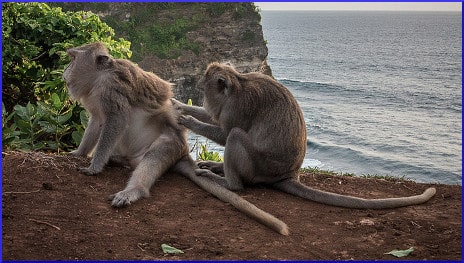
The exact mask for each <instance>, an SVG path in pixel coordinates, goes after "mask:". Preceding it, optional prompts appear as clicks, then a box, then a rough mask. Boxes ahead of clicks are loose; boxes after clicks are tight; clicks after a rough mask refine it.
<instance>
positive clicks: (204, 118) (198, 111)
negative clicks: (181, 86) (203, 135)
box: [171, 99, 216, 125]
mask: <svg viewBox="0 0 464 263" xmlns="http://www.w3.org/2000/svg"><path fill="white" fill-rule="evenodd" d="M171 101H172V104H173V105H174V109H176V110H177V112H178V113H179V114H180V115H190V116H192V117H194V118H195V119H197V120H199V121H201V122H204V123H208V124H213V125H216V122H215V121H214V120H213V119H212V118H211V116H210V115H209V113H208V112H207V111H206V110H205V108H203V107H198V106H189V105H187V104H184V103H182V102H180V101H178V100H176V99H171Z"/></svg>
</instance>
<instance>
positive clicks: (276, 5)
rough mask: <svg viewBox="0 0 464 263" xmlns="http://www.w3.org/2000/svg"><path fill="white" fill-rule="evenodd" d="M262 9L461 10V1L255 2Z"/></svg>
mask: <svg viewBox="0 0 464 263" xmlns="http://www.w3.org/2000/svg"><path fill="white" fill-rule="evenodd" d="M255 5H257V6H258V7H259V8H261V10H359V11H362V10H379V11H380V10H387V11H399V10H401V11H459V12H461V10H462V9H461V2H454V3H452V2H447V3H439V2H416V3H413V2H409V3H404V2H400V3H393V2H384V3H382V2H380V3H378V2H358V3H354V2H348V3H346V2H332V3H329V2H307V3H305V2H303V3H297V2H255Z"/></svg>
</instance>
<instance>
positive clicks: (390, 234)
mask: <svg viewBox="0 0 464 263" xmlns="http://www.w3.org/2000/svg"><path fill="white" fill-rule="evenodd" d="M88 162H89V160H85V159H81V158H76V157H69V156H58V155H51V154H44V153H19V152H4V153H3V181H2V182H3V189H2V199H3V200H2V210H3V211H2V219H3V220H2V221H3V222H2V228H3V230H2V246H3V248H2V249H3V250H2V252H3V253H2V257H3V259H4V260H24V259H39V260H47V259H63V260H65V259H136V260H142V259H164V260H178V259H180V260H190V259H355V260H360V259H384V260H394V259H396V258H395V257H393V256H391V255H386V254H384V253H386V252H389V251H391V250H393V249H408V248H409V247H413V248H414V252H412V253H411V254H410V255H409V256H407V257H406V258H405V259H408V260H418V259H429V260H431V259H448V260H460V259H461V186H450V185H434V186H435V187H436V188H437V195H436V196H435V197H434V198H433V199H432V200H430V201H429V202H427V203H425V204H423V205H418V206H411V207H405V208H398V209H386V210H355V209H346V208H338V207H331V206H327V205H322V204H318V203H314V202H311V201H306V200H303V199H300V198H297V197H293V196H291V195H287V194H285V193H281V192H278V191H276V190H272V189H266V188H250V189H246V190H244V191H241V192H239V194H240V195H241V196H242V197H243V198H245V199H247V200H249V201H250V202H252V203H254V204H255V205H257V206H258V207H260V208H262V209H263V210H265V211H267V212H270V213H272V214H274V215H275V216H276V217H278V218H279V219H281V220H283V221H284V222H286V223H287V225H288V226H289V228H290V235H289V236H282V235H280V234H277V233H275V232H273V231H272V230H270V229H269V228H267V227H265V226H263V225H261V224H259V223H257V222H256V221H254V220H252V219H250V218H249V217H247V216H245V215H243V214H241V213H240V212H239V211H237V210H236V209H235V208H234V207H232V206H231V205H229V204H226V203H223V202H222V201H220V200H218V199H216V198H214V197H213V196H212V195H210V194H208V193H206V192H205V191H203V190H202V189H200V188H199V187H197V186H196V185H195V184H193V183H192V182H191V181H189V180H188V179H186V178H184V177H182V176H180V175H177V174H167V175H165V176H163V177H162V178H161V179H160V180H159V181H158V182H156V184H155V185H154V187H153V188H152V191H151V197H150V198H146V199H143V200H140V201H138V202H136V203H134V204H132V205H131V206H129V207H126V208H123V209H115V208H112V207H111V206H110V204H109V202H108V201H107V196H108V195H110V194H112V193H115V192H117V191H119V190H121V189H123V188H124V186H125V182H126V181H127V179H128V177H129V175H130V171H129V170H128V169H125V168H120V167H107V168H106V169H105V171H104V172H103V173H101V174H100V175H98V176H95V177H88V176H85V175H82V174H80V173H79V172H78V171H77V169H76V168H77V167H81V166H86V165H88ZM301 177H302V178H301V180H302V182H304V183H305V184H307V185H311V186H314V187H316V188H319V189H323V190H330V191H332V192H337V193H342V194H350V195H356V196H361V197H369V198H380V197H396V196H407V195H413V194H418V193H421V192H422V191H423V190H424V189H425V188H426V187H428V186H429V185H426V184H418V183H414V182H410V181H388V180H379V179H365V178H353V177H342V176H331V175H324V174H312V173H305V174H302V176H301ZM161 244H168V245H170V246H173V247H176V248H178V249H181V250H182V251H183V252H184V253H183V254H176V255H172V254H164V253H163V251H162V249H161Z"/></svg>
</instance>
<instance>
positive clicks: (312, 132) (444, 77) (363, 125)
mask: <svg viewBox="0 0 464 263" xmlns="http://www.w3.org/2000/svg"><path fill="white" fill-rule="evenodd" d="M461 16H462V14H461V13H460V12H451V13H450V12H378V11H377V12H367V11H365V12H354V11H351V12H345V11H338V12H330V11H261V17H262V19H261V24H262V26H263V33H264V38H265V40H266V41H267V47H268V49H269V55H268V64H269V65H270V67H271V69H272V73H273V75H274V77H275V78H276V79H277V80H278V81H279V82H281V83H282V84H284V85H285V86H286V87H287V88H288V89H289V90H290V91H291V92H292V93H293V95H294V96H295V97H296V99H297V101H298V103H299V105H300V107H301V108H302V110H303V114H304V116H305V120H306V126H307V152H306V158H305V161H304V163H303V167H317V168H320V169H323V170H330V171H335V172H341V173H354V174H356V175H385V176H394V177H401V178H406V179H411V180H414V181H417V182H431V183H443V184H459V185H462V133H461V130H462V38H461V37H462V22H461V21H462V20H461ZM191 144H192V142H191ZM210 148H211V149H212V150H219V151H221V150H222V149H221V148H219V147H214V146H212V147H210Z"/></svg>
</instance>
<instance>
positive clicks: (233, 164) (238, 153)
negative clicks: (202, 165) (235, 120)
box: [195, 128, 257, 190]
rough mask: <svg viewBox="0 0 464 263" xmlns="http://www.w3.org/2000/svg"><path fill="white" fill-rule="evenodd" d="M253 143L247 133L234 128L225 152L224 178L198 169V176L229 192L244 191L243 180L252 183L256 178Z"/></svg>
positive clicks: (230, 133) (228, 138)
mask: <svg viewBox="0 0 464 263" xmlns="http://www.w3.org/2000/svg"><path fill="white" fill-rule="evenodd" d="M256 154H257V153H256V151H255V149H254V146H253V142H252V141H251V140H250V138H249V137H248V135H247V134H246V132H245V131H244V130H242V129H240V128H233V129H232V130H231V131H230V132H229V136H228V137H227V142H226V147H225V151H224V166H223V167H224V177H220V176H218V175H216V174H214V173H213V172H211V171H209V170H206V169H196V170H195V172H196V173H197V175H201V176H206V177H209V178H210V179H212V180H214V181H216V182H217V183H219V184H221V185H223V186H225V187H226V188H227V189H229V190H242V189H243V180H242V179H243V178H246V179H247V180H246V181H250V182H251V181H252V178H253V177H254V167H253V159H254V158H253V157H254V155H256Z"/></svg>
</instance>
